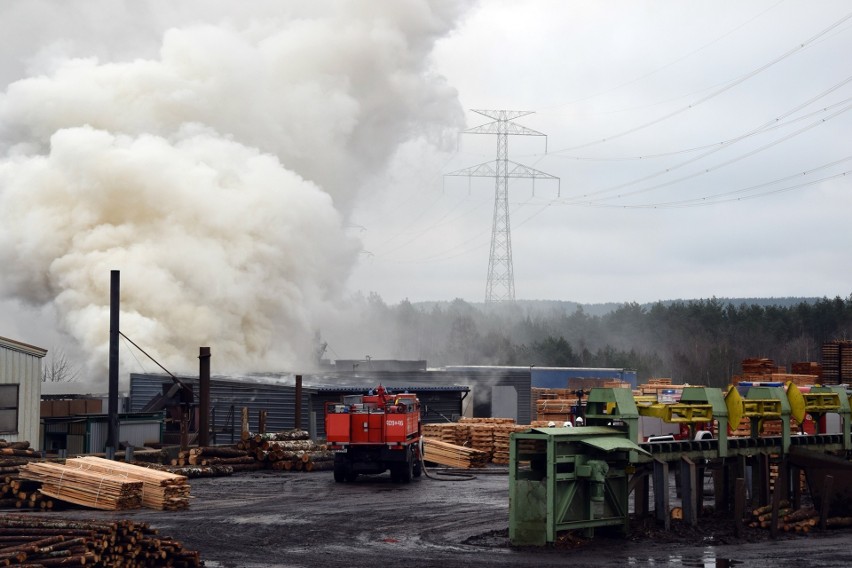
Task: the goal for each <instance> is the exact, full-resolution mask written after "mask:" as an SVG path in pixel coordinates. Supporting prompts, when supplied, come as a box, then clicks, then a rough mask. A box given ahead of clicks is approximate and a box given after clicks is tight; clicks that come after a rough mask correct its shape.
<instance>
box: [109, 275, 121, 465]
mask: <svg viewBox="0 0 852 568" xmlns="http://www.w3.org/2000/svg"><path fill="white" fill-rule="evenodd" d="M120 290H121V277H120V272H119V271H118V270H112V271H110V281H109V403H108V408H109V422H108V423H107V441H106V445H107V448H112V451H113V452H114V451H115V450H116V449H117V448H118V308H119V298H120V296H121V293H120ZM108 457H112V456H108Z"/></svg>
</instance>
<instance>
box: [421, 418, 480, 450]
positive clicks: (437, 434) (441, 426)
mask: <svg viewBox="0 0 852 568" xmlns="http://www.w3.org/2000/svg"><path fill="white" fill-rule="evenodd" d="M423 435H424V436H428V437H429V438H433V439H435V440H441V441H442V442H447V443H448V444H455V445H457V446H464V445H467V444H469V443H470V426H469V425H467V424H460V423H458V422H441V423H437V424H424V425H423Z"/></svg>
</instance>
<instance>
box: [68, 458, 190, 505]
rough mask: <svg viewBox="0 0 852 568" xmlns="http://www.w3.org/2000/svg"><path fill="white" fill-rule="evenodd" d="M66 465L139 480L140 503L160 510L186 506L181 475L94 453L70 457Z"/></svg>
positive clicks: (186, 494) (186, 493) (185, 488)
mask: <svg viewBox="0 0 852 568" xmlns="http://www.w3.org/2000/svg"><path fill="white" fill-rule="evenodd" d="M65 465H66V466H67V467H77V468H79V469H80V470H82V471H88V472H92V473H101V474H110V475H115V476H118V477H125V478H127V479H130V480H133V481H139V482H141V483H142V506H143V507H148V508H150V509H157V510H161V511H177V510H181V509H186V508H188V507H189V483H188V482H187V479H186V477H185V476H183V475H176V474H174V473H167V472H164V471H156V470H153V469H148V468H144V467H139V466H135V465H133V464H128V463H124V462H118V461H112V460H106V459H103V458H98V457H94V456H86V457H79V458H71V459H68V460H66V461H65Z"/></svg>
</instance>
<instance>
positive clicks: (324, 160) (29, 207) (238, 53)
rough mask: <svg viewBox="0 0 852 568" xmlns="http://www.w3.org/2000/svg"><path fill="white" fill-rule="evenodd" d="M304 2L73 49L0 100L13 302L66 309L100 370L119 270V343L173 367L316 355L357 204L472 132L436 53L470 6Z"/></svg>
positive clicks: (54, 50)
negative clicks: (203, 350)
mask: <svg viewBox="0 0 852 568" xmlns="http://www.w3.org/2000/svg"><path fill="white" fill-rule="evenodd" d="M152 5H153V4H152ZM306 6H309V7H306V8H305V10H304V11H303V12H301V13H300V12H298V10H295V9H294V8H293V7H292V6H290V7H289V8H288V9H287V10H288V12H289V13H288V14H287V15H285V16H280V15H277V16H270V15H269V14H267V15H265V16H264V17H262V18H258V19H256V20H255V19H251V18H246V17H245V15H241V16H240V17H239V18H227V17H222V18H221V19H220V20H219V21H217V22H216V23H215V25H214V24H212V23H203V24H202V23H198V24H193V25H185V26H181V27H172V28H170V29H168V30H167V31H165V32H164V33H163V35H162V36H161V46H160V48H159V55H158V56H156V57H137V58H129V57H128V58H124V59H113V60H101V59H98V58H97V57H87V58H80V57H76V56H75V57H71V56H65V55H63V53H62V46H63V45H66V43H67V42H59V41H58V42H57V43H55V44H51V45H49V46H45V47H44V48H43V50H42V51H41V52H39V53H34V54H31V61H33V62H37V64H36V63H34V64H33V65H35V68H33V67H31V68H30V69H29V76H27V77H24V78H20V79H18V80H15V81H13V82H11V83H9V84H8V85H7V87H6V89H5V92H3V93H2V94H0V149H2V151H3V158H2V159H0V263H2V266H3V267H4V270H3V275H2V278H0V292H1V293H2V294H3V299H6V300H15V301H19V302H24V303H26V304H28V305H31V306H34V307H38V308H43V307H44V306H52V307H53V308H54V309H55V311H56V313H58V315H59V318H60V321H59V322H57V323H58V325H59V326H60V328H61V329H62V330H63V331H64V332H65V333H67V334H69V335H70V336H71V337H73V338H74V340H75V341H76V342H78V343H79V346H80V347H81V348H82V349H83V351H84V352H85V353H86V354H87V356H88V361H87V363H88V365H89V367H90V368H91V369H92V370H94V371H101V370H103V368H104V366H105V364H106V361H107V347H108V329H109V326H108V312H109V273H110V270H113V269H115V270H120V271H121V307H122V311H121V330H122V332H124V333H125V334H126V335H127V336H128V337H130V338H131V339H133V340H134V341H135V342H136V343H138V344H140V346H143V347H145V348H146V350H149V352H150V353H152V354H153V355H154V356H155V357H157V358H158V360H160V361H161V362H163V363H164V364H165V365H166V366H172V367H174V370H187V369H193V368H195V366H196V362H195V355H196V354H197V349H198V346H201V345H210V346H211V348H212V350H213V354H214V361H215V368H216V370H217V371H222V370H237V369H240V370H258V371H261V370H281V369H285V368H287V367H288V366H291V365H296V364H300V363H301V362H303V361H304V360H305V359H308V358H309V357H310V353H311V347H310V341H311V339H312V337H313V334H314V331H315V326H316V323H315V322H316V320H315V314H316V313H319V312H323V313H327V312H328V311H329V310H330V309H332V307H333V306H334V305H335V303H336V302H337V301H338V300H339V299H340V298H341V295H342V294H343V292H344V289H345V284H346V279H347V276H348V274H349V272H350V270H351V269H352V267H353V266H354V264H355V263H356V262H357V260H358V253H359V250H360V243H359V242H358V241H357V240H356V239H355V238H353V237H352V236H351V235H350V234H349V232H347V229H346V220H347V215H348V213H349V211H350V209H351V207H352V205H353V204H354V203H355V202H356V200H357V199H358V195H359V192H363V191H371V190H374V189H375V188H371V187H370V184H369V182H370V180H371V179H374V176H376V175H377V174H378V173H379V172H380V171H381V170H382V169H383V168H384V167H385V166H387V164H388V163H389V161H390V160H391V159H392V157H393V155H394V152H396V150H397V149H398V148H399V147H400V145H402V144H404V143H406V142H408V141H411V140H417V139H425V140H427V141H431V142H433V143H435V144H440V143H441V142H442V140H443V139H444V138H445V137H446V134H447V132H449V131H451V130H453V129H455V128H457V127H458V126H459V125H460V124H461V121H462V112H461V109H460V107H459V104H458V101H457V98H456V93H455V91H454V90H453V89H452V88H451V87H449V86H448V85H447V84H446V82H445V81H444V80H443V79H442V78H441V77H440V76H437V75H435V74H434V73H433V72H432V71H431V70H430V59H429V58H430V54H431V51H432V48H433V45H434V43H435V41H437V40H438V39H440V38H441V37H443V36H445V35H446V34H447V33H449V32H450V31H451V30H452V28H453V26H454V22H456V20H457V19H458V18H459V17H460V14H461V11H462V9H461V8H460V7H459V6H456V5H455V4H451V3H446V2H439V1H438V2H426V1H418V0H410V1H404V2H393V3H374V2H348V3H340V4H324V3H308V4H306ZM380 6H382V7H384V9H380ZM324 8H327V10H325V9H324ZM332 8H333V9H332ZM233 9H234V10H237V9H238V7H236V6H235V7H234V8H233ZM281 11H284V10H283V9H282V10H281ZM0 17H2V14H0ZM69 51H79V45H77V46H76V49H75V50H69ZM113 51H114V52H116V53H118V52H120V50H113ZM124 362H125V363H128V362H127V361H124Z"/></svg>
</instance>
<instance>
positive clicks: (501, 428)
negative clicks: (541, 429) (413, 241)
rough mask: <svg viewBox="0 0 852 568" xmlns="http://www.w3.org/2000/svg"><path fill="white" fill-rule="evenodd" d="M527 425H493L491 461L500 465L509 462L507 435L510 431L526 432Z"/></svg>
mask: <svg viewBox="0 0 852 568" xmlns="http://www.w3.org/2000/svg"><path fill="white" fill-rule="evenodd" d="M527 430H529V427H527V426H521V425H519V424H500V425H497V426H495V427H494V453H493V454H492V456H491V462H492V463H496V464H501V465H508V464H509V435H510V434H511V433H512V432H526V431H527Z"/></svg>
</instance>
